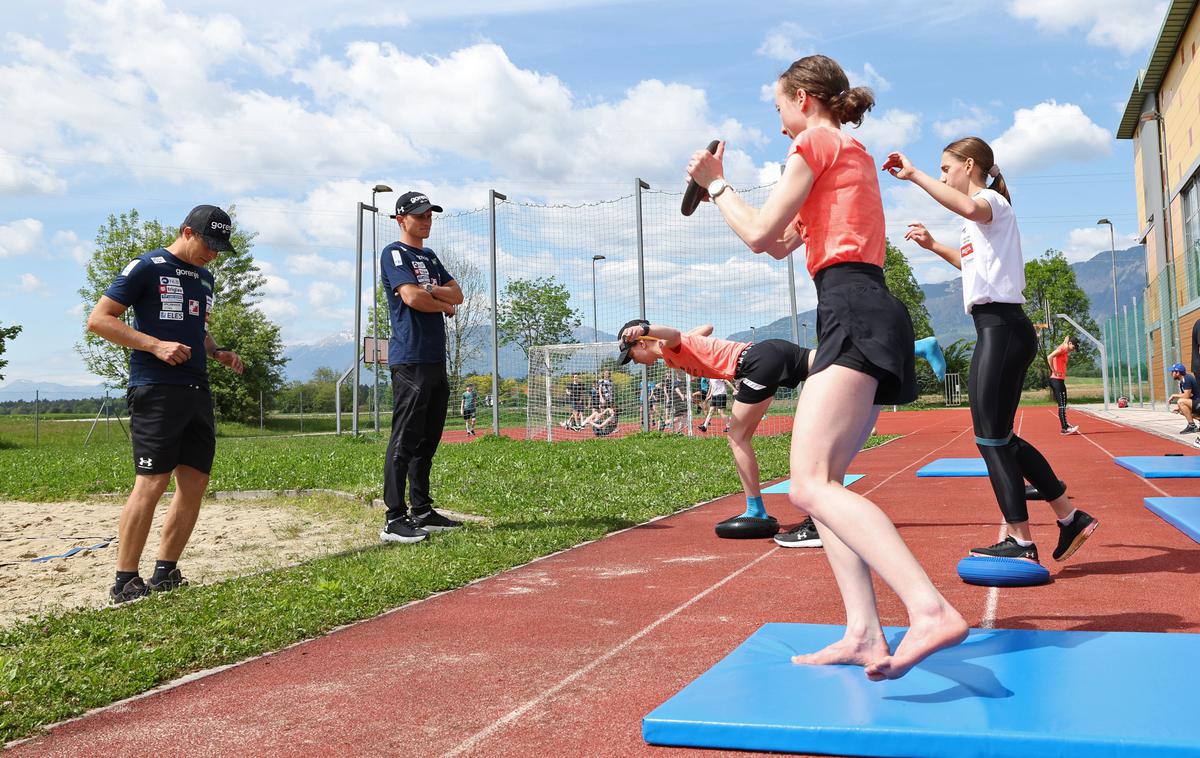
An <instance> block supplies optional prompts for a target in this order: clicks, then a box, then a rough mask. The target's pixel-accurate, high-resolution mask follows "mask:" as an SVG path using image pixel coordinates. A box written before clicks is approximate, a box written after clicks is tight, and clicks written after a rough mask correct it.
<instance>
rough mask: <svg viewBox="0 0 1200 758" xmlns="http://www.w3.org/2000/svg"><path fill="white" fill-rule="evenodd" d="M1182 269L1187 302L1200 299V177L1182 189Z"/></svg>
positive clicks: (1194, 177)
mask: <svg viewBox="0 0 1200 758" xmlns="http://www.w3.org/2000/svg"><path fill="white" fill-rule="evenodd" d="M1183 244H1184V252H1183V268H1184V272H1183V273H1184V276H1185V277H1186V280H1187V285H1186V290H1185V297H1186V299H1187V300H1195V299H1197V298H1200V175H1197V176H1193V177H1192V178H1191V180H1190V181H1188V183H1187V186H1186V187H1184V188H1183Z"/></svg>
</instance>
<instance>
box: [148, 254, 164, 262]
mask: <svg viewBox="0 0 1200 758" xmlns="http://www.w3.org/2000/svg"><path fill="white" fill-rule="evenodd" d="M150 260H152V261H154V262H155V263H166V262H167V259H166V258H164V257H162V256H161V255H155V256H152V257H151V258H150Z"/></svg>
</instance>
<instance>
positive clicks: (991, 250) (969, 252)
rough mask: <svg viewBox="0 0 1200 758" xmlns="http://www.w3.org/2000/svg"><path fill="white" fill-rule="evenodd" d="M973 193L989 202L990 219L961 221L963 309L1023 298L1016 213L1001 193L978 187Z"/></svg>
mask: <svg viewBox="0 0 1200 758" xmlns="http://www.w3.org/2000/svg"><path fill="white" fill-rule="evenodd" d="M975 197H979V198H983V199H984V200H986V201H987V202H988V205H990V206H992V220H991V222H989V223H986V224H981V223H977V222H975V221H971V220H969V219H968V220H966V221H964V222H963V228H962V238H961V241H960V243H959V250H958V252H959V254H960V255H961V256H962V282H963V306H964V307H965V308H966V311H967V313H970V312H971V308H972V307H974V306H976V305H981V304H983V303H1017V304H1022V303H1024V302H1025V297H1024V295H1022V294H1021V291H1022V290H1024V289H1025V259H1024V257H1023V256H1022V255H1021V232H1020V230H1019V229H1017V217H1016V216H1015V215H1013V211H1012V206H1011V205H1009V203H1008V201H1007V200H1005V199H1004V196H1003V195H1001V194H1000V193H999V192H996V191H995V190H990V189H985V190H980V191H979V192H978V193H977V194H976V195H975Z"/></svg>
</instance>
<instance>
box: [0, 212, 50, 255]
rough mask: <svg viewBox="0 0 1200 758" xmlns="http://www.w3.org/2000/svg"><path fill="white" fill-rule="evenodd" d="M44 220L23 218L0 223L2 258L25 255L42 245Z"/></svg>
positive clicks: (0, 251) (0, 252) (0, 253)
mask: <svg viewBox="0 0 1200 758" xmlns="http://www.w3.org/2000/svg"><path fill="white" fill-rule="evenodd" d="M41 244H42V222H41V221H38V220H37V219H36V218H23V219H18V220H17V221H12V222H9V223H7V224H3V225H0V258H8V257H11V256H16V255H25V254H26V253H31V252H33V251H34V250H37V249H39V248H40V247H41Z"/></svg>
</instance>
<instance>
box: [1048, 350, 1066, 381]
mask: <svg viewBox="0 0 1200 758" xmlns="http://www.w3.org/2000/svg"><path fill="white" fill-rule="evenodd" d="M1050 360H1051V361H1052V364H1051V366H1050V378H1051V379H1066V378H1067V351H1066V350H1063V351H1062V352H1061V353H1059V354H1058V355H1055V356H1053V357H1052V358H1050Z"/></svg>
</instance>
